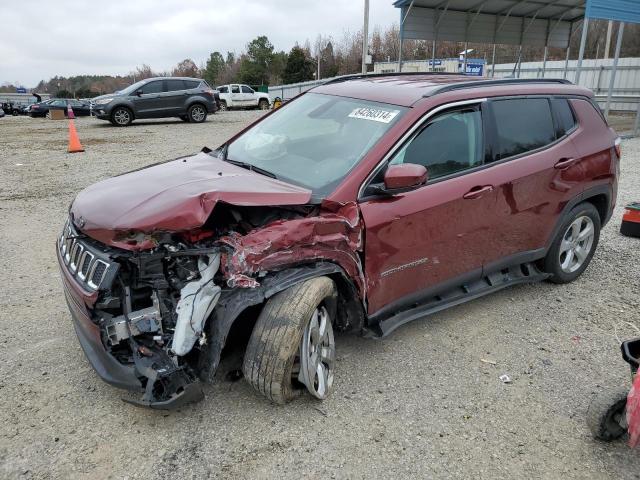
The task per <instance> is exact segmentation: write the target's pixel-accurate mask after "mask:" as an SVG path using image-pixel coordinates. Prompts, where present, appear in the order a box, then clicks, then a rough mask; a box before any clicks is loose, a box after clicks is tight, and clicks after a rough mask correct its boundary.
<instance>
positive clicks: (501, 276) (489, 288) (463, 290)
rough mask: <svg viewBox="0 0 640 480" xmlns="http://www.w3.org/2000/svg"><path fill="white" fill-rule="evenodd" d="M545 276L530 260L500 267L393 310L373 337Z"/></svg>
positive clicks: (384, 334)
mask: <svg viewBox="0 0 640 480" xmlns="http://www.w3.org/2000/svg"><path fill="white" fill-rule="evenodd" d="M549 277H550V275H549V274H548V273H544V272H542V271H540V270H539V269H538V267H536V266H535V265H534V264H533V263H522V264H520V265H515V266H513V267H509V268H504V269H502V270H500V271H497V272H494V273H490V274H488V275H486V276H484V277H482V278H481V279H479V280H476V281H474V282H471V283H468V284H465V285H460V286H458V287H454V288H452V289H451V290H447V291H445V292H443V293H441V294H439V295H434V296H433V297H430V298H427V299H425V302H424V303H421V304H420V305H417V306H415V307H414V308H411V309H409V310H404V311H402V312H399V313H397V314H396V315H394V316H393V317H390V318H388V319H386V320H384V321H382V322H380V324H379V326H378V329H377V330H378V332H376V334H377V336H382V337H385V336H387V335H389V334H390V333H391V332H393V331H394V330H395V329H396V328H398V327H400V326H402V325H404V324H405V323H408V322H411V321H413V320H417V319H419V318H422V317H424V316H426V315H429V314H431V313H435V312H439V311H440V310H444V309H445V308H449V307H453V306H455V305H459V304H461V303H465V302H468V301H469V300H473V299H476V298H479V297H482V296H484V295H487V294H489V293H493V292H497V291H498V290H502V289H503V288H506V287H510V286H511V285H518V284H520V283H530V282H539V281H541V280H545V279H547V278H549Z"/></svg>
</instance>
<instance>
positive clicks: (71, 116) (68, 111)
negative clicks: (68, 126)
mask: <svg viewBox="0 0 640 480" xmlns="http://www.w3.org/2000/svg"><path fill="white" fill-rule="evenodd" d="M67 118H68V119H69V120H73V119H74V118H76V116H75V114H74V113H73V108H71V105H67Z"/></svg>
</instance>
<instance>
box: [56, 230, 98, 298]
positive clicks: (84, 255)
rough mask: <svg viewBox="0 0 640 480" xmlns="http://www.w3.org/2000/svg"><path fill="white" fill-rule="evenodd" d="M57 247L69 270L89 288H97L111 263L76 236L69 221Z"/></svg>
mask: <svg viewBox="0 0 640 480" xmlns="http://www.w3.org/2000/svg"><path fill="white" fill-rule="evenodd" d="M58 248H59V249H60V254H61V256H62V259H63V261H64V263H65V265H66V266H67V268H68V269H69V272H70V273H71V274H72V275H73V276H75V277H76V279H77V280H78V281H79V282H80V283H82V284H83V285H85V286H87V287H89V288H90V289H91V290H98V289H99V288H100V285H101V284H102V282H103V281H104V279H105V278H106V277H107V274H108V273H109V269H110V267H111V264H109V263H108V262H106V261H105V260H103V259H101V258H97V257H96V254H95V253H94V252H92V251H91V249H90V247H89V246H88V245H87V244H86V243H85V242H83V241H82V239H80V238H78V234H77V233H76V232H75V231H74V230H73V227H72V226H71V223H70V222H69V221H67V223H66V224H65V226H64V231H63V232H62V235H61V236H60V239H59V241H58Z"/></svg>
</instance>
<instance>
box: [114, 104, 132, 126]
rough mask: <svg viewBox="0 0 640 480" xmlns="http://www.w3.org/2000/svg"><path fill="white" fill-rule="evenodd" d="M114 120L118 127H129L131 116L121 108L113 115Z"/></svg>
mask: <svg viewBox="0 0 640 480" xmlns="http://www.w3.org/2000/svg"><path fill="white" fill-rule="evenodd" d="M113 119H114V120H115V122H116V123H117V124H118V125H128V124H129V122H130V121H131V114H129V112H128V111H127V110H125V109H124V108H121V109H118V110H116V112H115V113H114V114H113Z"/></svg>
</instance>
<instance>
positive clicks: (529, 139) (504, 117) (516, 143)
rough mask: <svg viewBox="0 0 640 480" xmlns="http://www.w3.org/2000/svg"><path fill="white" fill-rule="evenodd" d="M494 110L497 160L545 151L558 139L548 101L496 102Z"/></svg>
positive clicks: (492, 106) (528, 99)
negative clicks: (547, 146) (545, 148)
mask: <svg viewBox="0 0 640 480" xmlns="http://www.w3.org/2000/svg"><path fill="white" fill-rule="evenodd" d="M491 109H492V110H493V115H494V118H495V123H496V133H497V139H496V140H497V145H496V148H495V156H494V160H501V159H503V158H508V157H512V156H514V155H519V154H521V153H525V152H529V151H531V150H535V149H537V148H540V147H544V146H545V145H548V144H550V143H552V142H553V141H555V139H556V134H555V130H554V125H553V117H552V116H551V108H550V106H549V100H547V99H546V98H514V99H508V100H495V101H493V102H491Z"/></svg>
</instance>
